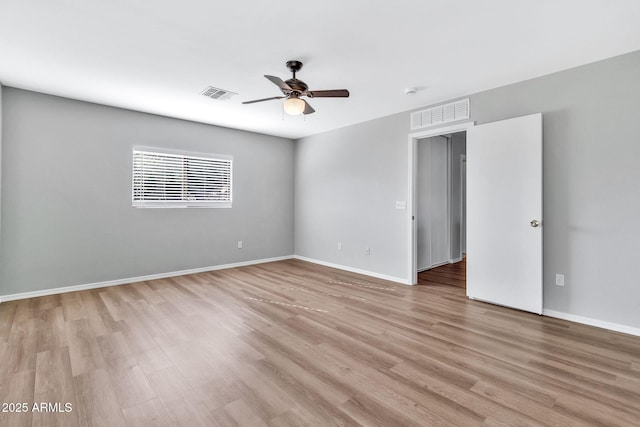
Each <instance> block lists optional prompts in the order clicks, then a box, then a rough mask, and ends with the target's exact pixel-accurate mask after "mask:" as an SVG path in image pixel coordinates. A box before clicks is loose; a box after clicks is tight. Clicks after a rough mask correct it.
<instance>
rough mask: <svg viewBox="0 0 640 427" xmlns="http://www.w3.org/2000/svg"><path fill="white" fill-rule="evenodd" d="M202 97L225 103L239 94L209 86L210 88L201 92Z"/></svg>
mask: <svg viewBox="0 0 640 427" xmlns="http://www.w3.org/2000/svg"><path fill="white" fill-rule="evenodd" d="M200 95H202V96H206V97H207V98H211V99H215V100H216V101H224V100H227V99H229V98H231V97H232V96H233V95H237V93H235V92H231V91H228V90H224V89H220V88H217V87H213V86H209V87H208V88H206V89H205V90H203V91H202V92H200Z"/></svg>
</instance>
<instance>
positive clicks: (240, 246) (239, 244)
mask: <svg viewBox="0 0 640 427" xmlns="http://www.w3.org/2000/svg"><path fill="white" fill-rule="evenodd" d="M238 249H242V240H238Z"/></svg>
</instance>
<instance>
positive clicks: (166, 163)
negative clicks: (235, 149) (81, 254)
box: [132, 148, 233, 208]
mask: <svg viewBox="0 0 640 427" xmlns="http://www.w3.org/2000/svg"><path fill="white" fill-rule="evenodd" d="M152 150H153V149H152ZM232 162H233V159H232V158H231V157H230V156H218V155H206V154H196V153H173V152H167V151H155V150H154V151H147V150H139V149H135V148H134V150H133V197H132V199H133V206H134V207H164V208H169V207H209V208H211V207H213V208H230V207H231V166H232Z"/></svg>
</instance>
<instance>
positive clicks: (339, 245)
mask: <svg viewBox="0 0 640 427" xmlns="http://www.w3.org/2000/svg"><path fill="white" fill-rule="evenodd" d="M338 250H339V251H341V250H342V242H338Z"/></svg>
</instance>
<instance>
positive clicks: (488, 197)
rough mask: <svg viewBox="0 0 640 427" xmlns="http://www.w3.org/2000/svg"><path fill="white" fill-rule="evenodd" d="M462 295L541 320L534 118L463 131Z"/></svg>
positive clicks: (537, 122)
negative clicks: (464, 263)
mask: <svg viewBox="0 0 640 427" xmlns="http://www.w3.org/2000/svg"><path fill="white" fill-rule="evenodd" d="M467 296H469V297H470V298H474V299H478V300H482V301H487V302H491V303H495V304H500V305H504V306H507V307H513V308H517V309H520V310H525V311H531V312H533V313H538V314H541V313H542V114H532V115H529V116H524V117H518V118H515V119H510V120H503V121H499V122H493V123H487V124H484V125H479V126H475V127H473V128H470V129H469V130H468V131H467Z"/></svg>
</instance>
